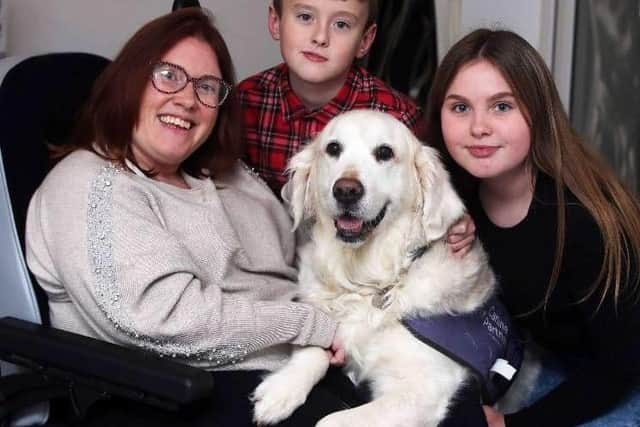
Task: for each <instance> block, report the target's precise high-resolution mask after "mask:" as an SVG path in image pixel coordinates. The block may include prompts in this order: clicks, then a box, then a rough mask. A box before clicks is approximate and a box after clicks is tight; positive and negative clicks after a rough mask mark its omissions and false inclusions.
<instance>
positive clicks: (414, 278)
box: [253, 110, 495, 427]
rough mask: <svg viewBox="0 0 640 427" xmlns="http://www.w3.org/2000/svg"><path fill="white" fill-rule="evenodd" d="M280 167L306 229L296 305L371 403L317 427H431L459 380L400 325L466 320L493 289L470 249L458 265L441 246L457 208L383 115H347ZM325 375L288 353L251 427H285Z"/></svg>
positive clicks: (483, 262)
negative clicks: (329, 324)
mask: <svg viewBox="0 0 640 427" xmlns="http://www.w3.org/2000/svg"><path fill="white" fill-rule="evenodd" d="M290 169H291V171H292V172H293V176H292V180H291V182H290V185H291V186H292V188H290V190H292V191H291V200H290V202H291V205H292V210H293V213H294V223H295V226H298V225H300V224H301V223H302V222H303V221H307V220H310V221H311V223H312V228H311V240H310V242H309V243H308V244H306V245H305V246H303V247H302V248H301V250H300V299H301V300H302V301H307V302H310V303H312V304H315V305H316V306H318V307H320V308H321V309H322V310H324V311H325V312H327V313H329V314H331V315H332V316H334V317H335V319H337V320H338V321H339V322H340V327H339V328H338V332H337V334H338V339H339V340H340V341H341V342H342V344H343V346H344V349H345V352H346V355H347V364H346V365H345V369H346V370H347V372H348V373H349V375H350V377H351V378H352V379H354V380H355V381H365V380H366V381H369V382H370V386H371V389H372V395H373V400H372V401H371V402H369V403H366V404H364V405H361V406H359V407H356V408H352V409H347V410H343V411H339V412H335V413H333V414H330V415H328V416H326V417H325V418H323V419H322V420H321V421H320V422H319V423H318V425H320V426H348V427H355V426H367V427H374V426H384V427H390V426H402V427H410V426H421V427H422V426H436V425H437V424H438V423H439V422H440V421H441V420H442V419H443V418H444V417H445V415H446V413H447V407H448V406H449V404H450V402H451V399H452V397H453V396H454V395H455V393H456V391H457V390H458V388H459V387H460V386H461V384H462V383H464V382H465V380H467V379H468V378H469V375H470V374H469V372H468V371H467V369H466V368H464V367H462V366H461V365H459V364H458V363H456V362H454V361H453V360H451V359H450V358H448V357H446V356H444V355H443V354H442V353H440V352H438V351H436V350H434V349H433V348H431V347H429V346H427V345H425V344H423V343H422V342H421V341H419V340H418V339H417V338H415V337H414V336H413V335H412V334H411V333H410V332H409V331H408V330H407V329H406V328H405V327H404V326H403V325H402V324H401V322H400V320H401V319H402V318H403V317H405V316H409V315H420V316H430V315H434V314H442V313H464V312H470V311H473V310H474V309H476V308H478V307H479V306H481V305H482V304H483V303H484V302H485V301H486V300H487V299H488V298H489V297H490V296H491V295H492V294H493V292H494V288H495V278H494V276H493V273H492V271H491V269H490V268H489V265H488V261H487V257H486V255H485V252H484V251H483V249H482V246H481V244H480V243H479V242H478V241H477V240H476V243H474V245H473V247H472V249H471V251H470V253H468V254H467V255H465V256H464V257H463V258H461V259H460V258H456V257H454V256H452V254H451V253H450V251H449V250H448V248H447V244H446V242H445V235H446V233H447V229H448V228H449V227H450V226H451V225H452V224H454V223H455V222H456V221H457V220H458V219H460V217H461V216H462V215H463V214H464V211H465V210H464V206H463V204H462V202H461V200H460V198H459V197H458V196H457V194H456V193H455V191H454V190H453V188H452V186H451V184H450V182H449V176H448V174H447V172H446V170H445V169H444V167H443V166H442V164H441V162H440V160H439V159H438V155H437V153H436V151H435V150H434V149H432V148H429V147H426V146H424V145H422V144H421V143H420V142H419V141H418V140H417V139H416V138H415V137H414V136H413V134H412V133H411V131H410V130H409V129H408V128H407V127H405V126H404V125H403V124H402V123H401V122H399V121H397V120H396V119H394V118H393V117H392V116H390V115H388V114H385V113H381V112H375V111H371V110H355V111H351V112H348V113H344V114H342V115H340V116H338V117H336V118H334V119H333V120H332V121H331V122H330V123H329V124H328V125H327V126H326V128H325V129H324V130H323V131H322V132H321V133H320V134H319V135H318V137H317V138H316V139H315V140H314V141H313V142H312V143H311V144H309V145H308V146H307V147H306V148H305V149H304V150H302V151H301V152H300V153H298V154H297V155H295V156H294V157H293V158H292V159H291V162H290ZM328 366H329V361H328V357H327V354H326V352H325V351H324V350H323V349H321V348H319V347H304V348H297V349H296V350H295V351H294V353H293V355H292V357H291V360H290V361H289V362H288V364H286V365H285V366H284V367H282V368H281V369H280V370H278V371H276V372H274V373H272V374H270V375H268V376H267V377H266V378H265V380H264V381H263V382H262V383H261V384H260V385H259V386H258V388H257V389H256V390H255V392H254V395H253V399H254V401H255V412H254V417H255V420H256V421H257V422H258V423H259V424H273V423H276V422H278V421H280V420H282V419H284V418H287V417H288V416H289V415H290V414H291V413H292V412H293V411H294V410H295V409H296V408H297V407H298V406H300V405H301V404H302V403H303V402H304V401H305V399H306V396H307V394H308V393H309V391H310V390H311V389H312V388H313V386H314V385H315V384H316V383H317V382H318V381H319V380H320V379H321V378H322V377H323V376H324V374H325V372H326V370H327V368H328Z"/></svg>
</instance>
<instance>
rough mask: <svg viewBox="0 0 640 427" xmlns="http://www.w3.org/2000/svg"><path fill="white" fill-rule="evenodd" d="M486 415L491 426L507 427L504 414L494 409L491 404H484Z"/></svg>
mask: <svg viewBox="0 0 640 427" xmlns="http://www.w3.org/2000/svg"><path fill="white" fill-rule="evenodd" d="M482 409H483V410H484V416H485V417H487V424H488V425H489V427H506V425H505V423H504V415H502V414H501V413H500V412H498V411H496V410H495V409H493V408H492V407H491V406H483V407H482Z"/></svg>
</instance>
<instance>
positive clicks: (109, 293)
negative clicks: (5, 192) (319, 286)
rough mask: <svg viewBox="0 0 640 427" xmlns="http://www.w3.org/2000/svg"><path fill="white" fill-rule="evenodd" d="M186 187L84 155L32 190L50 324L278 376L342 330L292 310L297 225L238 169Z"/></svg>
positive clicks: (35, 246) (31, 230) (35, 266)
mask: <svg viewBox="0 0 640 427" xmlns="http://www.w3.org/2000/svg"><path fill="white" fill-rule="evenodd" d="M185 179H186V180H187V182H188V184H189V185H190V187H191V189H188V190H185V189H180V188H177V187H174V186H171V185H167V184H164V183H161V182H158V181H155V180H152V179H149V178H146V177H144V176H140V175H137V174H136V173H134V172H133V171H131V170H129V169H122V168H119V167H115V166H114V165H112V164H110V163H109V162H107V161H105V160H103V159H101V158H100V157H98V156H96V155H95V154H93V153H90V152H88V151H84V150H82V151H77V152H75V153H72V154H71V155H69V156H67V157H66V158H65V159H64V160H62V161H61V162H60V163H59V164H58V165H56V167H55V168H54V169H53V170H52V171H51V172H50V173H49V175H48V176H47V178H46V179H45V180H44V182H43V183H42V185H41V186H40V188H39V189H38V190H37V191H36V193H35V194H34V196H33V198H32V200H31V204H30V206H29V213H28V218H27V230H26V239H27V261H28V264H29V267H30V268H31V271H32V272H33V273H34V275H35V276H36V278H37V279H38V282H39V284H40V285H41V286H42V288H43V289H44V290H45V291H46V292H47V295H48V297H49V308H50V313H51V322H52V324H53V325H54V326H56V327H59V328H62V329H66V330H69V331H73V332H77V333H80V334H84V335H88V336H92V337H95V338H99V339H102V340H105V341H110V342H114V343H118V344H122V345H129V346H139V347H142V348H145V349H148V350H151V351H154V352H156V353H159V354H161V355H166V356H170V357H176V358H178V359H182V360H185V361H186V362H188V363H190V364H193V365H196V366H202V367H206V368H212V369H274V368H276V367H278V366H280V365H281V364H282V362H283V361H284V360H285V358H286V356H287V355H288V352H289V347H290V346H289V344H297V345H319V346H322V347H327V346H329V345H330V343H331V341H332V339H333V335H334V333H335V328H336V324H335V322H334V321H333V320H331V319H330V318H329V317H328V316H326V315H325V314H324V313H322V312H320V311H318V310H316V309H314V308H313V307H311V306H309V305H307V304H302V303H296V302H291V298H292V297H293V296H294V294H295V291H296V284H295V280H296V270H295V268H294V267H293V263H294V257H295V241H294V235H293V233H292V232H291V222H290V219H289V217H288V215H287V213H286V211H285V210H284V209H283V208H282V206H281V205H280V203H279V202H278V200H277V199H276V198H275V197H274V196H273V195H272V194H271V191H270V190H269V189H268V188H267V187H266V185H264V183H263V182H262V181H260V180H259V179H258V178H256V177H255V176H253V174H251V173H250V172H249V171H247V170H246V168H244V167H242V165H238V167H237V168H236V169H235V170H234V171H233V172H232V173H231V174H229V175H228V176H226V177H225V178H224V179H220V180H215V183H214V182H213V181H211V180H208V179H204V180H199V179H195V178H193V177H190V176H185Z"/></svg>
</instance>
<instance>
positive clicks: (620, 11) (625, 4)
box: [571, 0, 640, 191]
mask: <svg viewBox="0 0 640 427" xmlns="http://www.w3.org/2000/svg"><path fill="white" fill-rule="evenodd" d="M576 3H577V10H576V30H575V41H574V60H573V85H572V88H571V98H572V102H571V120H572V122H573V124H574V126H575V127H576V129H577V130H578V132H579V133H580V134H581V135H583V136H584V137H585V140H586V141H587V142H588V143H591V144H593V145H594V146H595V147H596V148H597V149H598V150H599V151H600V152H602V153H603V154H604V156H605V157H606V158H607V160H608V161H609V163H610V164H611V166H612V167H613V168H614V170H615V171H616V172H617V173H618V175H619V176H620V177H621V178H622V179H623V180H624V181H625V182H626V183H627V185H629V187H630V188H631V189H632V190H635V191H638V190H640V170H639V167H640V19H639V16H638V15H639V13H640V5H639V4H638V2H637V1H619V0H578V1H577V2H576Z"/></svg>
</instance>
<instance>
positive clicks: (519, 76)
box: [421, 29, 640, 308]
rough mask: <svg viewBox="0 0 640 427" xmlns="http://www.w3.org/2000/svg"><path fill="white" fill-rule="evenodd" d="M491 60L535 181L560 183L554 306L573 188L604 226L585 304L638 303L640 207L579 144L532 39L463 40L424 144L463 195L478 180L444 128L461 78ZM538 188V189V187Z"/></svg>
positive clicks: (444, 71) (444, 69) (435, 91)
mask: <svg viewBox="0 0 640 427" xmlns="http://www.w3.org/2000/svg"><path fill="white" fill-rule="evenodd" d="M479 60H483V61H488V62H489V63H491V64H492V65H493V66H494V67H496V68H497V69H498V70H499V71H500V73H501V74H502V76H503V77H504V78H505V80H506V81H507V82H508V84H509V86H510V87H511V90H512V91H513V93H514V96H515V98H516V100H517V102H518V104H519V106H520V108H521V110H522V111H523V112H524V115H525V119H526V120H527V123H528V125H529V129H530V131H531V150H530V152H529V158H528V162H529V164H530V166H531V168H532V171H533V173H532V179H534V180H535V177H536V175H537V172H538V171H542V172H544V173H545V174H547V175H549V176H551V177H552V178H553V179H554V180H555V184H556V190H555V192H556V197H557V201H558V208H557V221H558V226H557V232H556V256H555V263H554V267H553V270H552V273H551V277H550V278H549V284H548V288H547V293H546V296H545V299H544V301H542V302H541V303H540V305H539V306H538V308H539V307H543V306H545V307H546V304H547V303H548V301H549V298H550V297H551V294H552V293H553V290H554V288H555V286H556V283H557V280H558V276H559V274H560V268H561V265H562V256H563V252H564V239H565V230H566V224H565V212H566V208H565V204H566V200H565V192H564V189H565V188H568V189H569V190H570V191H571V192H572V193H573V194H574V195H575V196H576V197H577V198H578V200H579V201H580V202H581V203H582V204H583V205H584V206H585V208H586V209H587V210H588V211H589V213H590V214H591V216H592V217H593V218H594V220H595V221H596V223H597V225H598V227H599V228H600V232H601V234H602V241H603V243H604V257H603V260H602V267H601V270H600V275H599V277H598V279H597V280H596V281H595V283H593V284H592V286H591V287H590V288H589V291H588V293H587V295H585V296H584V298H583V299H582V300H586V299H587V298H590V297H591V296H593V295H594V294H596V293H599V298H600V299H599V302H600V304H602V303H603V301H604V299H605V297H606V296H607V295H609V294H613V298H614V301H615V304H616V306H617V304H618V303H619V301H620V299H621V297H622V296H623V295H626V296H634V297H637V296H638V278H637V277H635V276H634V274H635V272H631V271H630V266H636V267H637V266H638V265H640V207H639V205H638V201H637V199H636V198H635V196H634V195H633V194H631V193H630V192H629V191H628V190H627V189H626V188H625V187H624V185H623V184H622V183H621V181H620V180H619V179H618V177H617V176H616V175H615V174H614V172H613V171H612V170H611V168H609V167H608V166H607V165H606V164H605V162H604V161H603V160H602V159H601V157H600V156H598V155H597V154H596V153H595V152H593V151H592V150H590V149H589V148H588V147H587V146H586V145H585V144H584V143H583V142H582V141H581V139H580V138H579V137H578V135H577V134H576V133H575V131H574V130H573V128H572V127H571V123H570V121H569V118H568V116H567V114H566V112H565V110H564V108H563V106H562V102H561V100H560V96H559V95H558V91H557V88H556V86H555V83H554V80H553V76H552V75H551V72H550V71H549V68H548V67H547V66H546V64H545V62H544V59H543V58H542V57H541V56H540V54H539V53H538V52H537V51H536V49H535V48H533V47H532V46H531V45H530V44H529V43H528V42H527V41H526V40H524V39H523V38H522V37H520V36H519V35H517V34H515V33H513V32H511V31H505V30H489V29H479V30H476V31H473V32H471V33H470V34H468V35H467V36H466V37H464V38H463V39H461V40H460V41H458V42H457V43H456V44H455V45H454V46H453V47H452V48H451V49H450V50H449V52H448V53H447V55H446V56H445V57H444V58H443V60H442V63H441V65H440V66H439V68H438V70H437V72H436V75H435V77H434V80H433V85H432V87H431V95H430V98H429V103H428V106H427V109H426V110H427V111H426V119H425V127H424V129H425V132H424V134H423V135H421V137H422V139H423V140H425V141H427V142H428V143H430V144H432V145H434V146H436V147H437V148H439V149H440V151H441V152H442V153H443V156H444V157H445V159H446V160H447V162H448V163H449V164H450V165H451V167H452V172H453V174H454V175H459V176H462V180H461V182H460V184H461V186H462V190H463V192H464V190H465V189H466V190H469V189H470V188H472V187H473V185H474V184H477V180H475V179H473V178H472V177H471V175H469V174H468V173H466V172H464V171H462V170H461V168H460V167H457V166H455V162H453V160H452V159H451V157H450V156H449V155H448V153H447V150H446V147H445V144H444V140H443V136H442V128H441V121H440V114H441V109H442V105H443V103H444V98H445V96H446V93H447V90H448V89H449V86H450V85H451V83H452V81H453V79H454V78H455V76H456V75H457V73H458V71H459V70H460V69H461V68H462V67H463V66H465V65H467V64H469V63H471V62H475V61H479ZM532 185H534V186H535V182H532Z"/></svg>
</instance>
